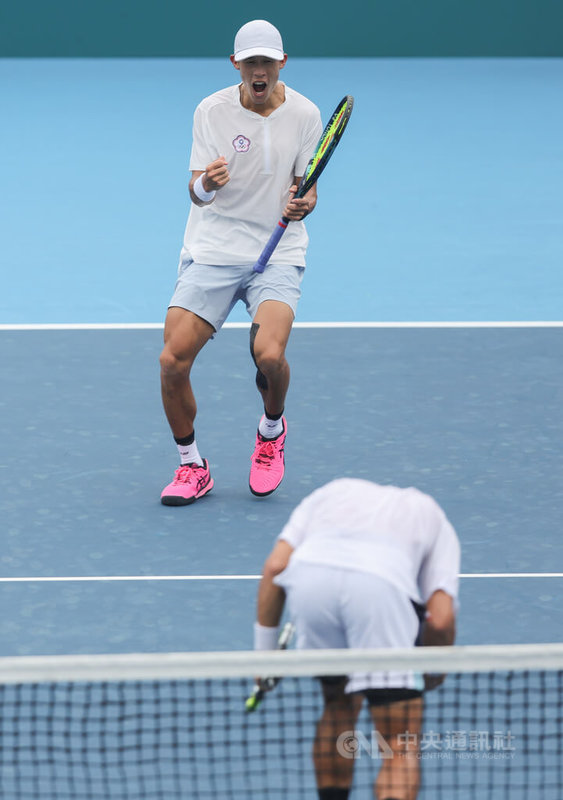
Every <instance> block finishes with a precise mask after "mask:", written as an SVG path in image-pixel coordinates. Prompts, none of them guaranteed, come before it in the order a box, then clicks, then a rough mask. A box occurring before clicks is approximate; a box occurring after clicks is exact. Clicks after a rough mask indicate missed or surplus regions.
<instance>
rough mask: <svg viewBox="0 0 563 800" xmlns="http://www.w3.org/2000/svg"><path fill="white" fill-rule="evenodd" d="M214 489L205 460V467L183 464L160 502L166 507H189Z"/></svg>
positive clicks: (166, 488) (164, 491)
mask: <svg viewBox="0 0 563 800" xmlns="http://www.w3.org/2000/svg"><path fill="white" fill-rule="evenodd" d="M211 489H213V478H212V477H211V474H210V472H209V464H208V463H207V461H206V460H205V459H203V466H202V467H200V466H199V465H198V464H183V465H182V466H181V467H179V468H178V469H177V470H176V473H175V475H174V480H173V481H172V483H169V484H168V486H165V487H164V489H163V490H162V494H161V495H160V502H161V503H162V504H163V505H165V506H187V505H189V504H190V503H193V502H194V501H195V500H197V499H198V498H199V497H203V495H204V494H207V492H210V491H211Z"/></svg>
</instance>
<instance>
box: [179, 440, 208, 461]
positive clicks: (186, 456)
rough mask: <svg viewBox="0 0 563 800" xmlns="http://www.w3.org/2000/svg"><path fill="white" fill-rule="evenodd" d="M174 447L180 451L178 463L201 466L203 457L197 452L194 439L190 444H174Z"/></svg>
mask: <svg viewBox="0 0 563 800" xmlns="http://www.w3.org/2000/svg"><path fill="white" fill-rule="evenodd" d="M176 447H177V448H178V452H179V453H180V464H182V466H183V465H184V464H197V465H198V466H200V467H202V466H203V459H202V457H201V456H200V454H199V450H198V449H197V444H196V441H195V439H194V441H193V442H192V443H191V444H176Z"/></svg>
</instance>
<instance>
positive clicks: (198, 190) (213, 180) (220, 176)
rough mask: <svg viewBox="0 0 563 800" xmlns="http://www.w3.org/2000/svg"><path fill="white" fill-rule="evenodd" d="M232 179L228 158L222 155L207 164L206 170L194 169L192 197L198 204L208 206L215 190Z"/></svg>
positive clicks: (191, 182) (193, 201)
mask: <svg viewBox="0 0 563 800" xmlns="http://www.w3.org/2000/svg"><path fill="white" fill-rule="evenodd" d="M230 179H231V176H230V175H229V169H228V166H227V159H226V158H223V156H221V157H220V158H217V159H215V161H212V162H211V163H210V164H208V165H207V167H206V168H205V170H194V171H193V172H192V177H191V179H190V198H191V201H192V203H194V204H195V205H196V206H208V205H209V204H210V203H212V202H213V200H214V199H215V192H217V191H218V190H219V189H221V188H222V187H223V186H225V185H226V184H227V183H228V182H229V181H230Z"/></svg>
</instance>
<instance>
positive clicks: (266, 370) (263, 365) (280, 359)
mask: <svg viewBox="0 0 563 800" xmlns="http://www.w3.org/2000/svg"><path fill="white" fill-rule="evenodd" d="M255 363H256V367H257V368H258V370H259V371H260V372H261V373H262V374H263V375H265V376H266V377H267V376H268V375H276V374H277V373H278V372H280V371H281V370H282V369H283V366H284V364H285V356H284V353H283V351H281V350H279V349H278V348H276V347H275V346H271V347H267V348H264V349H263V350H262V351H261V352H259V353H256V354H255Z"/></svg>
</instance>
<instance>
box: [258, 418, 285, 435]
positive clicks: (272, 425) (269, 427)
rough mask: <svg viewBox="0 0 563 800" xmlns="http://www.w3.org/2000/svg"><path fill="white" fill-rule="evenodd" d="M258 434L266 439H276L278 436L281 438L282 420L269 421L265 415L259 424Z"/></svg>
mask: <svg viewBox="0 0 563 800" xmlns="http://www.w3.org/2000/svg"><path fill="white" fill-rule="evenodd" d="M258 433H259V434H260V436H263V437H264V439H275V438H276V436H279V435H280V433H283V420H282V418H281V417H280V418H279V419H268V417H267V416H266V415H265V414H264V416H263V417H262V419H261V420H260V422H259V424H258Z"/></svg>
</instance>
